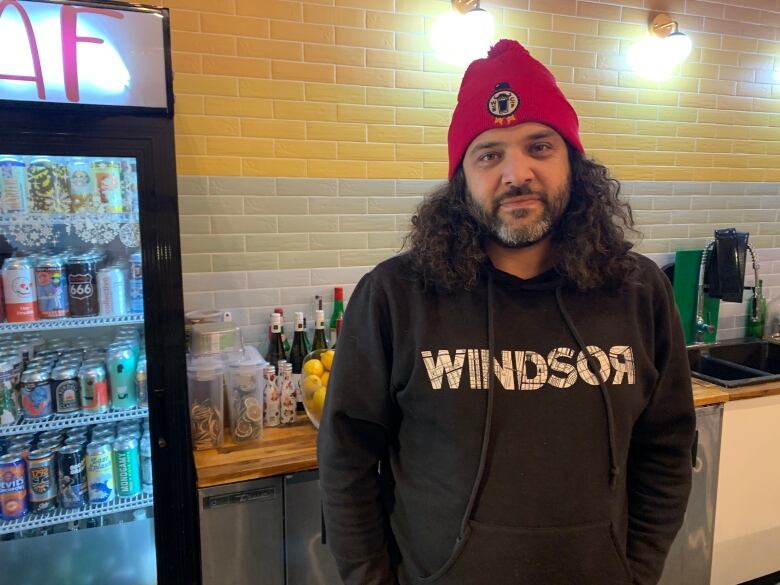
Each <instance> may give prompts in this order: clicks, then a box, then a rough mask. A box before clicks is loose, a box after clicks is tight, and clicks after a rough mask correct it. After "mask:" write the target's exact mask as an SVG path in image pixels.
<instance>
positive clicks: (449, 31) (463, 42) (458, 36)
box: [431, 8, 495, 66]
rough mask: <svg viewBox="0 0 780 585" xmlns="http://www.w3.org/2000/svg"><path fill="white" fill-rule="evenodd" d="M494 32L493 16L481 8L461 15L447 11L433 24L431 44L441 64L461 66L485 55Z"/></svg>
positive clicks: (491, 42)
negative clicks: (442, 62)
mask: <svg viewBox="0 0 780 585" xmlns="http://www.w3.org/2000/svg"><path fill="white" fill-rule="evenodd" d="M494 34H495V32H494V27H493V17H492V16H490V13H488V12H487V11H485V10H483V9H481V8H475V9H474V10H470V11H469V12H467V13H466V14H465V15H460V14H456V13H454V12H448V13H446V14H444V15H442V16H440V17H439V18H438V19H437V20H436V22H435V23H434V25H433V28H432V30H431V45H432V46H433V48H434V50H435V51H436V56H437V57H438V58H439V59H441V60H442V61H444V62H445V63H449V64H451V65H458V66H464V65H468V64H469V63H471V62H472V61H473V60H474V59H479V58H481V57H485V56H487V52H488V49H490V45H492V44H493V41H494V39H493V36H494Z"/></svg>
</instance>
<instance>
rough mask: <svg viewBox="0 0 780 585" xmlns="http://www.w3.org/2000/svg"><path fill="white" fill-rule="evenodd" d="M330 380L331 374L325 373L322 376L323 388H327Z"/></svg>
mask: <svg viewBox="0 0 780 585" xmlns="http://www.w3.org/2000/svg"><path fill="white" fill-rule="evenodd" d="M329 379H330V372H324V373H323V374H322V376H320V380H321V381H322V385H323V386H326V387H327V385H328V380H329Z"/></svg>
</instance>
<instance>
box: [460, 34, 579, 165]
mask: <svg viewBox="0 0 780 585" xmlns="http://www.w3.org/2000/svg"><path fill="white" fill-rule="evenodd" d="M523 122H539V123H540V124H544V125H546V126H549V127H550V128H552V129H553V130H555V131H556V132H558V134H560V135H561V136H562V137H563V138H564V139H565V140H566V142H568V143H569V144H570V145H571V146H572V147H574V148H575V149H577V150H579V151H580V152H585V149H584V148H583V147H582V143H581V142H580V136H579V121H578V120H577V113H576V112H575V111H574V108H572V107H571V104H570V103H569V102H568V101H567V100H566V97H565V96H564V95H563V93H562V92H561V90H560V89H559V88H558V86H557V85H556V83H555V77H553V75H552V73H550V71H549V70H548V69H547V68H546V67H545V66H544V65H542V64H541V63H539V61H537V60H536V59H534V58H533V57H531V55H530V54H529V53H528V51H527V50H526V49H525V47H523V46H522V45H521V44H520V43H518V42H517V41H513V40H509V39H501V40H500V41H498V42H497V43H496V44H495V45H493V47H492V48H491V49H490V51H488V56H487V58H485V59H477V60H476V61H473V62H472V63H471V65H469V67H468V69H466V73H465V74H464V75H463V81H462V82H461V84H460V91H459V92H458V104H457V105H456V106H455V111H454V112H453V114H452V122H450V131H449V135H448V138H447V142H448V144H449V152H450V172H449V178H450V179H451V178H452V175H454V174H455V171H456V170H457V168H458V165H460V163H461V161H462V160H463V155H464V154H465V153H466V149H467V148H468V146H469V144H471V142H472V141H473V140H474V139H475V138H476V137H477V136H479V135H480V134H482V132H484V131H485V130H490V129H491V128H507V127H509V126H515V125H516V124H521V123H523Z"/></svg>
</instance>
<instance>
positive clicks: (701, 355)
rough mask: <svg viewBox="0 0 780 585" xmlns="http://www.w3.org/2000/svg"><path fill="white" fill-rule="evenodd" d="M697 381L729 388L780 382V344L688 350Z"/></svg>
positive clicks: (726, 344)
mask: <svg viewBox="0 0 780 585" xmlns="http://www.w3.org/2000/svg"><path fill="white" fill-rule="evenodd" d="M688 362H689V363H690V366H691V374H692V375H693V377H694V378H700V379H702V380H707V381H708V382H712V383H713V384H718V385H719V386H724V387H726V388H738V387H740V386H748V385H750V384H761V383H764V382H771V381H774V380H780V344H778V343H776V342H773V341H766V340H755V339H750V340H736V341H728V342H724V343H716V344H706V345H692V346H689V347H688Z"/></svg>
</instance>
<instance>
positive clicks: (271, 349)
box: [265, 313, 287, 366]
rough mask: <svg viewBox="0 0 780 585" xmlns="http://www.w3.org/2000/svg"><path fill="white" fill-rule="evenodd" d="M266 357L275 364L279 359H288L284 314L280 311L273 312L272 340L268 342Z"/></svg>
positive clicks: (270, 362)
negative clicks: (283, 331)
mask: <svg viewBox="0 0 780 585" xmlns="http://www.w3.org/2000/svg"><path fill="white" fill-rule="evenodd" d="M265 359H266V360H267V361H268V363H269V364H271V365H273V366H275V365H276V364H277V363H278V362H279V360H286V359H287V352H286V351H285V350H284V342H283V341H282V316H281V315H280V314H279V313H271V340H270V342H269V343H268V354H267V355H266V356H265Z"/></svg>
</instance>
